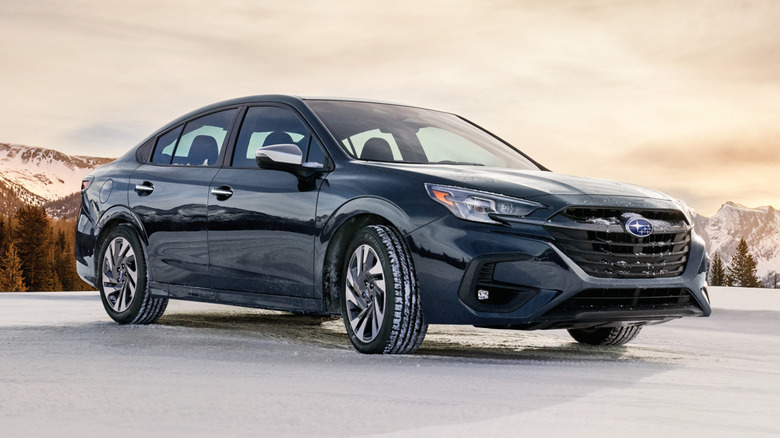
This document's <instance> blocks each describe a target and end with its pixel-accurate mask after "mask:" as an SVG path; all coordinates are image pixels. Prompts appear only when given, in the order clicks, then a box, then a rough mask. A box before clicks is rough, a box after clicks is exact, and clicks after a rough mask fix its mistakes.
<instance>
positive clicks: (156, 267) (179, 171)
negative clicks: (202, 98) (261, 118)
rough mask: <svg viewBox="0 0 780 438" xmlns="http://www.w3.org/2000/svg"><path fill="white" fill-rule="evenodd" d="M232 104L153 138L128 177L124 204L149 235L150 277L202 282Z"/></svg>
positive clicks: (173, 281) (205, 277)
mask: <svg viewBox="0 0 780 438" xmlns="http://www.w3.org/2000/svg"><path fill="white" fill-rule="evenodd" d="M236 114H237V109H229V110H223V111H218V112H213V113H210V114H207V115H204V116H201V117H198V118H195V119H193V120H190V121H189V122H187V123H185V124H181V125H179V126H176V127H174V128H173V129H171V130H169V131H168V132H165V133H163V134H162V135H160V136H159V137H158V138H157V141H156V145H155V149H154V151H153V153H152V156H151V159H150V160H149V162H148V163H145V164H143V165H141V166H140V167H139V168H138V169H137V170H136V171H135V172H134V173H133V175H132V177H131V179H130V193H129V194H128V195H129V204H130V208H131V209H132V210H133V212H135V214H136V215H138V217H139V218H140V219H141V221H142V223H143V225H144V227H145V229H146V233H147V235H148V237H149V245H148V251H149V272H150V275H151V280H152V281H156V282H162V283H168V284H177V285H184V286H196V287H208V286H209V278H208V265H209V260H208V242H207V208H208V205H207V202H208V197H209V184H210V183H211V180H212V179H214V176H215V175H216V174H217V171H218V170H219V167H218V166H219V165H220V162H221V156H222V155H224V146H225V144H227V142H228V138H229V133H230V129H231V127H232V124H233V121H234V119H235V116H236Z"/></svg>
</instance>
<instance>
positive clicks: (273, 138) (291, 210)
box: [208, 106, 325, 297]
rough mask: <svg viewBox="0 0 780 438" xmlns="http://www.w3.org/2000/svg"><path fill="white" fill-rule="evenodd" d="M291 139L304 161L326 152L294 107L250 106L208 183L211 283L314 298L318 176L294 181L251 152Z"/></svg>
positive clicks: (319, 157) (319, 158)
mask: <svg viewBox="0 0 780 438" xmlns="http://www.w3.org/2000/svg"><path fill="white" fill-rule="evenodd" d="M285 143H287V144H289V143H294V144H297V145H298V146H299V147H300V148H301V150H302V151H303V152H304V159H305V161H316V162H320V163H324V161H325V155H324V153H323V151H322V148H321V146H320V145H319V142H318V141H317V139H316V138H315V137H314V136H313V135H312V134H311V131H310V130H309V128H308V126H307V125H306V124H305V123H304V122H303V120H302V119H301V118H300V117H299V116H298V115H297V113H295V112H294V111H293V110H291V109H288V108H285V107H279V106H257V107H250V108H248V109H247V111H246V116H245V117H244V120H243V121H242V123H241V128H240V130H239V133H238V138H237V140H236V143H235V147H234V148H233V156H232V157H231V158H230V159H226V163H225V165H224V167H223V168H222V170H220V171H219V173H218V174H217V175H216V177H215V178H214V180H213V181H212V182H211V195H210V196H209V201H208V204H209V207H208V223H209V233H208V242H209V254H210V260H211V265H210V266H211V269H210V272H211V277H212V283H211V285H212V287H213V288H214V289H223V290H232V291H242V292H256V293H263V294H273V295H286V296H295V297H310V296H313V293H314V292H313V291H314V289H313V284H314V283H313V281H314V274H313V268H314V238H315V222H314V220H315V214H316V210H317V193H318V189H319V185H320V183H321V180H315V181H313V182H312V183H311V184H301V181H299V179H298V178H297V177H296V176H295V175H293V174H291V173H289V172H285V171H280V170H268V169H260V168H259V167H258V166H257V164H256V162H255V151H256V150H257V149H258V148H261V147H265V146H270V145H272V144H285Z"/></svg>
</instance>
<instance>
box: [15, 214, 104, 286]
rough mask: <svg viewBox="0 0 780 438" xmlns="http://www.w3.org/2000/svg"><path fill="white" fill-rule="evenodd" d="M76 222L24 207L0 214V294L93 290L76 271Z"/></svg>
mask: <svg viewBox="0 0 780 438" xmlns="http://www.w3.org/2000/svg"><path fill="white" fill-rule="evenodd" d="M75 242H76V220H75V219H52V218H51V217H49V215H47V214H46V210H45V209H44V208H43V207H36V206H32V205H24V206H21V207H19V209H17V210H16V214H14V215H13V216H2V215H0V292H24V291H33V292H39V291H41V292H42V291H62V290H66V291H74V290H93V288H92V287H91V286H89V285H88V284H86V283H84V282H83V281H82V280H81V279H80V278H79V276H78V273H77V272H76V263H75V259H74V251H73V248H74V245H75Z"/></svg>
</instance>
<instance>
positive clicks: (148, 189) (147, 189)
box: [135, 181, 154, 196]
mask: <svg viewBox="0 0 780 438" xmlns="http://www.w3.org/2000/svg"><path fill="white" fill-rule="evenodd" d="M135 191H136V192H138V194H139V195H141V196H145V195H148V194H150V193H152V192H153V191H154V185H152V183H150V182H149V181H144V182H143V183H141V184H136V185H135Z"/></svg>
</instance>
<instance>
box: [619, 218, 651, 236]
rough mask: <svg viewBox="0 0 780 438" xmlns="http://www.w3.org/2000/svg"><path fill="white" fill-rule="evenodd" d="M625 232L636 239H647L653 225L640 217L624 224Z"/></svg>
mask: <svg viewBox="0 0 780 438" xmlns="http://www.w3.org/2000/svg"><path fill="white" fill-rule="evenodd" d="M625 228H626V231H627V232H628V234H631V235H633V236H636V237H647V236H649V235H651V234H653V224H651V223H650V221H649V220H647V219H645V218H641V217H637V218H634V219H631V220H630V221H628V222H626V224H625Z"/></svg>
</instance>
